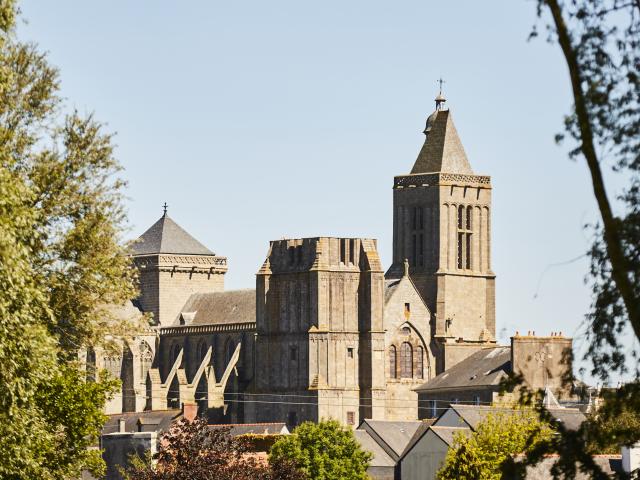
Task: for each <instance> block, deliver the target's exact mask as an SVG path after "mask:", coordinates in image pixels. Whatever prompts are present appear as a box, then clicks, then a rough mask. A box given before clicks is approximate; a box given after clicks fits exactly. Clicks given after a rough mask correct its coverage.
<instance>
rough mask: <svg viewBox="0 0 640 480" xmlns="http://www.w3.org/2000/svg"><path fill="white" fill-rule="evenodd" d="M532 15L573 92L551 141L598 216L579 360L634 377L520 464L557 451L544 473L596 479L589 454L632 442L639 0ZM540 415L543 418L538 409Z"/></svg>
mask: <svg viewBox="0 0 640 480" xmlns="http://www.w3.org/2000/svg"><path fill="white" fill-rule="evenodd" d="M538 16H539V17H540V18H544V19H547V20H548V23H547V32H548V40H549V41H550V42H552V43H556V42H557V44H558V45H559V47H560V49H561V50H562V53H563V55H564V59H565V61H566V64H567V68H568V73H569V81H570V84H571V89H572V93H573V100H574V105H573V109H572V111H571V112H570V113H569V114H568V115H567V116H566V118H565V132H564V133H562V134H559V135H557V140H558V141H559V142H563V141H567V140H568V141H570V142H571V144H572V145H571V150H570V152H569V156H570V158H572V159H576V160H578V159H579V160H584V161H585V163H586V165H587V168H588V170H589V173H590V177H591V186H592V189H593V193H594V197H595V200H596V203H597V206H598V210H599V213H600V222H598V223H597V224H596V225H592V226H590V228H591V229H592V232H593V234H594V241H593V244H592V246H591V248H590V250H589V255H590V259H591V267H590V271H589V275H588V277H587V281H588V283H589V284H590V285H591V287H592V291H593V302H592V305H591V309H590V311H589V313H588V314H587V316H586V329H585V331H586V336H587V340H588V351H587V353H586V359H589V360H590V361H591V364H592V372H591V373H592V374H593V375H594V376H596V377H598V378H600V379H601V380H602V381H603V382H605V383H606V382H607V381H608V380H609V379H610V378H611V376H613V375H622V374H630V375H631V376H632V378H633V379H634V381H632V382H630V383H628V384H626V385H624V386H623V387H622V388H618V389H616V390H614V391H607V392H606V401H605V407H604V408H603V410H602V411H601V412H599V413H598V414H597V416H596V417H595V418H594V419H593V420H592V421H590V422H587V423H586V424H585V425H583V427H582V428H580V429H579V430H578V431H567V430H565V429H563V428H561V427H560V428H559V429H558V435H557V436H555V437H554V438H553V439H552V440H551V441H548V442H541V443H540V444H539V445H538V447H537V448H535V449H532V451H531V452H530V453H529V455H528V459H527V463H529V464H534V463H537V462H539V461H540V460H541V459H542V458H543V456H544V455H545V454H546V453H549V452H557V453H559V454H560V459H561V461H560V462H558V464H557V468H555V467H554V471H553V472H552V473H553V474H554V476H556V477H557V476H561V475H564V476H565V477H567V478H572V475H575V471H576V465H577V466H578V467H579V468H580V469H581V470H582V471H583V472H586V473H589V474H590V475H592V476H593V478H606V476H605V475H604V473H603V472H602V470H601V469H600V468H599V467H598V466H597V465H596V464H595V463H594V462H593V459H592V457H591V454H592V453H601V452H597V450H599V449H601V450H603V451H611V450H612V449H613V448H614V445H616V446H617V447H619V446H620V445H623V444H632V443H634V442H636V441H638V440H640V429H637V428H635V427H634V425H636V424H635V421H636V419H637V418H638V414H639V413H640V383H639V382H638V380H639V379H640V371H639V363H638V350H637V348H638V341H639V340H640V48H639V47H640V1H639V0H566V1H563V0H538ZM536 34H537V32H536V31H535V29H534V32H533V35H534V36H535V35H536ZM605 168H611V169H612V170H613V172H614V173H615V174H616V175H618V176H619V177H620V178H621V179H622V180H623V182H624V187H623V188H622V189H621V190H620V191H617V192H614V193H613V194H611V192H610V191H609V189H610V185H607V184H606V182H605V179H606V175H605V170H604V169H605ZM629 367H631V369H630V370H629ZM540 414H541V417H542V418H547V417H548V412H545V411H544V409H540ZM630 427H631V428H630ZM520 473H521V474H524V472H523V471H521V472H520Z"/></svg>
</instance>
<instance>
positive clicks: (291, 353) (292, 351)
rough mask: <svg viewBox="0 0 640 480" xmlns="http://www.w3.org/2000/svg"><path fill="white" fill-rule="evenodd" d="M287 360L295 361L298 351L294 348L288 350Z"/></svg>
mask: <svg viewBox="0 0 640 480" xmlns="http://www.w3.org/2000/svg"><path fill="white" fill-rule="evenodd" d="M289 358H290V360H291V361H296V360H297V359H298V349H297V348H296V347H290V348H289Z"/></svg>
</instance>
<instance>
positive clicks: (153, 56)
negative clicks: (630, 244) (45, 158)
mask: <svg viewBox="0 0 640 480" xmlns="http://www.w3.org/2000/svg"><path fill="white" fill-rule="evenodd" d="M534 9H535V2H532V1H526V0H522V1H513V0H496V1H487V2H478V1H471V0H468V1H449V2H436V1H424V0H423V1H404V2H386V1H371V0H367V1H364V0H355V1H354V0H352V1H349V2H345V1H334V0H328V1H324V2H303V1H299V0H291V1H276V2H263V1H237V2H221V1H215V2H214V1H204V0H203V1H195V0H194V1H183V2H176V1H164V0H145V1H142V0H138V1H135V2H131V1H128V0H117V1H108V2H106V1H102V2H78V1H74V0H57V1H55V2H51V1H43V0H39V1H38V0H28V1H25V2H24V3H23V4H22V10H23V17H24V18H25V19H26V21H27V23H26V24H22V25H21V26H20V28H19V34H20V36H21V38H23V39H29V40H33V41H35V42H37V43H39V44H40V46H41V47H42V48H43V49H45V50H47V51H48V52H49V58H50V61H51V62H52V63H53V64H54V65H56V66H57V67H59V68H60V70H61V80H62V91H63V95H64V96H65V97H66V99H67V101H68V105H69V107H76V108H78V109H79V110H80V111H81V112H95V114H96V116H97V118H98V119H100V120H102V121H104V122H106V123H107V124H108V128H109V129H110V130H111V131H114V132H117V137H116V143H117V144H118V149H117V156H118V158H119V159H120V161H121V162H122V164H123V165H124V167H125V171H124V177H125V178H126V179H127V180H128V182H129V188H128V195H129V201H128V208H129V215H130V222H131V236H132V237H135V236H137V235H139V234H140V233H142V232H143V231H144V230H145V229H146V228H148V227H149V226H150V225H151V224H152V223H153V222H155V221H156V220H157V219H158V218H159V217H160V215H161V213H162V208H161V205H162V204H163V202H165V201H166V202H167V203H168V204H169V214H170V215H171V216H172V217H173V218H174V219H175V220H176V221H177V222H178V223H179V224H180V225H182V226H183V227H184V228H186V229H187V230H188V231H189V232H190V233H192V234H193V235H194V236H195V237H196V238H198V239H199V240H200V241H202V242H203V243H204V244H205V245H207V246H208V247H210V248H211V249H212V250H213V251H215V252H216V253H218V254H220V255H225V256H227V257H228V259H229V273H228V274H227V286H228V288H243V287H253V286H254V274H255V272H256V271H257V270H258V268H259V266H260V265H261V263H262V261H263V260H264V256H265V254H266V252H267V248H268V242H269V240H272V239H278V238H281V237H304V236H318V235H335V236H363V237H373V238H377V239H378V240H379V243H378V246H379V250H380V253H381V256H382V260H383V262H384V265H385V267H387V266H388V265H389V262H390V260H391V240H392V208H391V207H392V190H391V187H392V182H393V176H394V175H399V174H405V173H408V172H409V170H410V169H411V166H412V165H413V162H414V160H415V158H416V155H417V153H418V151H419V149H420V146H421V145H422V143H423V139H424V137H423V135H422V133H421V131H422V129H423V128H424V121H425V119H426V117H427V115H428V114H429V113H430V112H431V111H432V110H433V98H434V96H435V94H436V93H437V85H436V79H437V78H438V77H439V76H440V75H442V76H443V77H444V78H445V80H446V82H447V83H446V84H445V94H446V96H447V98H448V99H449V102H448V104H449V106H450V108H451V110H452V113H453V117H454V120H455V122H456V126H457V128H458V132H459V134H460V136H461V138H462V141H463V143H464V146H465V148H466V151H467V155H468V157H469V159H470V162H471V164H472V167H473V169H474V170H475V172H476V173H479V174H488V175H491V176H492V178H493V187H494V190H493V195H494V196H493V202H494V208H493V261H494V263H493V268H494V271H495V272H496V274H497V276H498V277H497V323H498V325H497V329H498V332H499V336H498V340H499V341H501V342H507V341H508V338H509V336H511V335H513V334H514V332H515V331H516V330H520V331H521V332H523V331H528V330H535V331H536V333H537V334H549V333H550V332H551V331H558V330H562V331H563V332H564V333H565V334H567V335H575V336H576V343H577V345H578V346H579V345H580V344H581V343H582V342H583V340H581V339H580V337H579V333H580V325H581V323H582V321H583V316H584V313H585V312H586V311H587V309H588V305H589V301H590V297H589V291H588V289H587V287H586V286H585V285H584V284H583V277H584V274H585V273H586V271H587V262H586V260H585V259H582V260H579V261H576V262H574V263H571V264H567V265H563V266H556V267H551V268H547V267H548V266H549V265H552V264H555V263H558V262H563V261H566V260H569V259H573V258H575V257H578V256H579V255H581V254H583V253H584V252H585V250H586V249H587V247H588V245H589V239H588V232H585V231H584V230H583V228H582V226H583V224H585V223H586V222H589V221H593V220H595V219H596V218H597V211H596V208H595V203H594V201H593V199H592V194H591V190H590V187H589V178H588V175H587V170H586V167H585V165H584V164H583V163H580V162H579V163H574V162H571V161H569V160H568V159H567V156H566V151H565V149H563V148H560V147H558V146H556V145H555V143H554V140H553V136H554V134H555V133H557V132H559V131H561V130H562V120H563V114H565V113H566V112H567V111H568V110H569V107H570V105H571V97H570V90H569V83H568V77H567V74H566V68H565V66H564V63H563V60H562V58H561V55H560V51H559V49H558V48H557V47H555V46H553V45H549V44H547V43H545V42H544V41H543V40H542V39H539V40H536V41H532V42H527V36H528V33H529V31H530V29H531V27H532V25H533V24H534V22H535V11H534ZM545 271H546V273H545V274H544V276H543V277H542V280H541V276H542V275H543V272H545ZM536 293H538V295H537V298H534V295H535V294H536Z"/></svg>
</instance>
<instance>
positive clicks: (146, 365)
mask: <svg viewBox="0 0 640 480" xmlns="http://www.w3.org/2000/svg"><path fill="white" fill-rule="evenodd" d="M152 362H153V351H152V350H151V347H150V346H149V344H148V343H147V342H145V341H142V342H140V381H141V382H146V381H147V373H149V369H150V368H151V363H152Z"/></svg>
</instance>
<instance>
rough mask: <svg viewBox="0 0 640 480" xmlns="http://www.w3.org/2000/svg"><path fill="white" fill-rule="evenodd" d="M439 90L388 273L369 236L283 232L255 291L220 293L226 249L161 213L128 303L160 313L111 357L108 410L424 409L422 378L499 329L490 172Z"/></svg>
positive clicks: (276, 412)
mask: <svg viewBox="0 0 640 480" xmlns="http://www.w3.org/2000/svg"><path fill="white" fill-rule="evenodd" d="M442 103H443V101H442V100H441V101H440V103H439V104H438V105H439V106H438V109H437V110H436V112H434V113H433V114H432V115H431V116H430V117H429V119H428V121H427V128H426V129H425V134H426V140H425V143H424V146H423V147H422V150H421V151H420V153H419V155H418V159H417V160H416V162H415V165H414V167H413V169H412V170H411V173H410V174H408V175H402V176H398V177H396V178H395V181H394V187H393V202H394V217H393V264H392V266H391V267H390V268H389V269H388V271H387V273H386V275H385V273H384V269H383V266H382V264H381V262H380V258H379V255H378V252H377V247H376V241H375V240H372V239H363V238H331V237H314V238H303V239H283V240H277V241H272V242H271V244H270V247H269V253H268V255H267V258H266V259H265V261H264V264H263V265H262V267H261V268H260V269H259V270H258V272H257V275H256V289H255V290H240V291H225V290H224V275H225V273H226V271H227V259H226V258H225V257H222V256H219V255H216V254H215V253H213V252H212V251H211V250H209V249H208V248H207V247H205V246H204V245H202V244H201V243H200V242H198V241H197V240H196V239H194V238H193V237H192V236H191V235H189V234H188V233H187V232H186V231H185V230H184V229H182V228H181V227H180V226H179V225H178V224H177V223H176V222H174V221H173V220H172V219H171V218H170V217H169V216H168V215H167V214H166V212H165V214H164V215H163V216H162V217H161V218H160V219H159V220H158V221H157V222H156V223H155V224H154V225H153V226H151V228H149V229H148V230H147V231H146V232H145V233H144V234H143V235H142V236H141V237H140V239H139V240H138V241H137V242H136V243H135V244H134V246H133V248H132V255H133V259H134V262H135V264H136V266H137V267H138V269H139V270H140V291H141V295H140V298H138V299H136V301H135V302H134V303H135V305H136V306H137V307H138V308H139V309H140V311H142V312H146V313H149V314H151V316H152V318H153V325H152V327H151V328H150V331H149V335H148V336H147V337H145V338H144V339H142V338H141V339H135V340H134V341H133V342H123V343H122V352H123V353H122V354H121V356H120V360H119V363H118V362H117V361H113V362H111V363H112V365H111V367H112V368H111V369H110V370H111V371H113V373H114V375H116V376H119V377H121V378H122V379H123V385H124V386H123V392H122V395H121V396H120V398H119V399H116V400H114V402H112V405H111V407H110V409H111V410H110V413H113V412H114V411H140V410H143V409H147V410H149V409H151V410H158V409H166V408H172V407H178V406H179V405H180V404H181V403H197V404H198V405H199V407H200V411H201V413H202V414H207V415H209V417H210V418H211V419H212V420H214V421H216V422H233V423H240V422H274V421H276V422H278V421H280V422H287V424H288V425H289V426H290V427H291V426H294V425H295V424H297V423H299V422H301V421H303V420H314V421H317V420H320V419H322V418H335V419H338V420H340V421H341V422H343V423H345V424H348V425H353V426H354V427H355V426H357V425H358V424H359V422H360V421H361V420H363V419H377V420H398V421H406V420H416V419H417V418H418V417H419V416H421V415H420V413H419V409H420V408H419V406H418V394H417V393H416V391H415V389H416V388H417V387H419V386H420V385H422V384H424V383H425V382H426V381H428V380H430V379H432V378H434V377H435V376H436V375H437V374H438V373H440V372H442V371H443V370H444V369H447V368H450V367H451V366H453V365H455V364H456V363H458V362H460V361H462V360H464V359H465V358H467V357H468V356H469V355H471V354H473V353H474V352H476V351H478V350H480V349H482V348H485V347H487V346H491V345H493V344H494V343H495V294H494V282H495V275H494V274H493V272H492V271H491V259H490V247H491V235H490V231H491V224H490V212H491V182H490V178H489V177H486V176H478V175H475V174H474V173H473V171H472V169H471V166H470V164H469V162H468V160H467V157H466V154H465V152H464V148H463V147H462V143H461V142H460V139H459V138H458V135H457V132H456V130H455V127H454V125H453V120H452V117H451V113H450V112H449V111H448V110H444V109H442ZM143 341H144V344H143V343H142V342H143ZM147 346H148V347H149V348H147ZM143 350H144V355H143ZM149 351H150V352H151V353H149ZM91 355H93V356H94V357H96V358H93V357H92V361H93V362H94V363H96V364H100V363H101V362H103V363H104V362H105V361H106V360H105V358H106V357H105V354H102V353H100V352H92V353H91ZM149 356H151V360H149ZM87 359H89V357H87ZM116 364H117V365H116ZM127 372H130V373H127ZM128 378H132V379H133V381H130V380H126V381H125V379H128ZM127 399H131V400H127ZM118 408H119V409H120V410H118Z"/></svg>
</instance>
